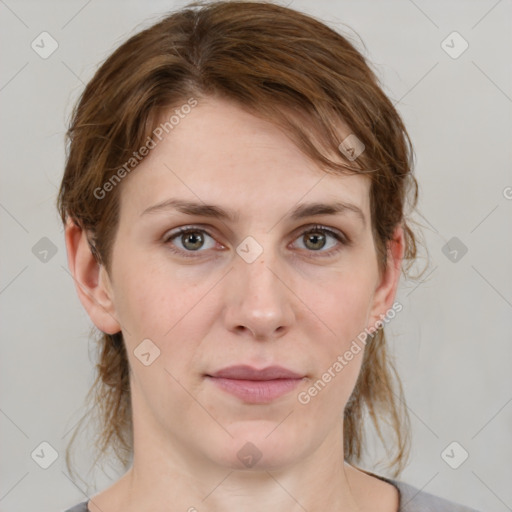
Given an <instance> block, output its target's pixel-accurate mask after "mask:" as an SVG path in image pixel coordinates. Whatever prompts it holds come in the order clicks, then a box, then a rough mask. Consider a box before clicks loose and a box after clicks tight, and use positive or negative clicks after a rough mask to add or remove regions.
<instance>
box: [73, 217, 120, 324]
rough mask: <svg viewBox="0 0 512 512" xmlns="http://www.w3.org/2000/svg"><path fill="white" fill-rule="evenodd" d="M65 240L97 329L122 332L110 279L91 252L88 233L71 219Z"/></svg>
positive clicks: (79, 290)
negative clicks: (116, 313)
mask: <svg viewBox="0 0 512 512" xmlns="http://www.w3.org/2000/svg"><path fill="white" fill-rule="evenodd" d="M65 239H66V251H67V256H68V266H69V270H70V272H71V275H72V276H73V280H74V282H75V287H76V290H77V293H78V298H79V299H80V302H81V303H82V305H83V306H84V308H85V310H86V311H87V313H88V315H89V317H90V318H91V320H92V321H93V323H94V325H95V326H96V327H97V328H98V329H100V330H101V331H103V332H105V333H107V334H115V333H117V332H119V331H120V330H121V326H120V324H119V322H118V321H117V319H116V315H115V308H114V302H113V293H112V288H111V286H110V280H109V277H108V274H107V272H106V271H105V268H104V267H103V266H102V265H101V264H100V263H98V262H97V261H96V259H95V257H94V255H93V254H92V252H91V248H90V246H89V241H88V239H87V233H86V232H85V231H84V230H82V228H81V227H79V226H77V224H75V223H74V222H73V220H71V219H68V221H67V223H66V229H65Z"/></svg>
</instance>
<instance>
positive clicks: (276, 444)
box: [210, 421, 307, 471]
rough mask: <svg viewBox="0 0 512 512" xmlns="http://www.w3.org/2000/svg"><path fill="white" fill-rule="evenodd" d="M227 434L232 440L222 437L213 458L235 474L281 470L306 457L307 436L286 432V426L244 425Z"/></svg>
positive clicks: (258, 423) (269, 424)
mask: <svg viewBox="0 0 512 512" xmlns="http://www.w3.org/2000/svg"><path fill="white" fill-rule="evenodd" d="M227 430H228V431H229V432H230V433H231V435H232V436H233V437H232V438H228V436H227V434H226V435H225V436H223V441H224V442H219V443H215V445H214V446H215V448H217V450H215V451H216V453H215V454H211V455H212V459H216V462H217V463H218V464H219V465H222V466H225V467H227V468H229V469H232V470H248V471H258V470H262V471H264V470H278V469H282V468H285V467H286V466H289V465H292V464H294V463H295V462H297V460H298V459H299V458H302V457H304V456H306V453H305V452H306V451H307V450H305V449H304V448H305V447H306V446H307V443H306V444H305V442H304V441H305V440H304V433H302V435H301V436H297V435H295V433H294V432H292V431H291V429H290V428H289V426H288V428H287V427H285V426H284V425H283V424H281V425H279V423H276V422H267V421H259V422H250V423H249V424H248V423H247V422H244V424H243V425H237V426H236V428H234V427H233V426H231V427H230V428H228V429H227ZM298 447H301V450H298ZM211 448H212V445H210V450H211ZM219 448H220V450H219ZM303 452H304V453H303Z"/></svg>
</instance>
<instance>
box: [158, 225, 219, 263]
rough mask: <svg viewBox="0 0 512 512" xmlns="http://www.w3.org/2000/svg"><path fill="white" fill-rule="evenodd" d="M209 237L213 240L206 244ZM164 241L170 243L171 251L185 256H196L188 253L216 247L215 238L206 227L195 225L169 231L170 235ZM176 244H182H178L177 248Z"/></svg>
mask: <svg viewBox="0 0 512 512" xmlns="http://www.w3.org/2000/svg"><path fill="white" fill-rule="evenodd" d="M208 238H209V239H210V240H211V241H210V243H208V244H206V245H205V241H206V240H207V239H208ZM175 240H176V241H175ZM171 242H172V243H171ZM164 243H165V244H169V248H170V250H171V251H173V252H175V253H178V254H180V255H182V256H185V257H192V256H194V255H193V254H187V253H194V252H196V253H197V252H204V251H201V250H200V249H213V248H214V247H215V243H216V242H215V240H214V239H213V237H212V236H211V235H210V234H209V233H208V232H206V231H205V230H204V229H200V228H196V227H193V226H187V227H182V228H178V229H176V230H174V231H172V232H171V233H169V235H168V236H166V237H165V238H164ZM176 244H181V247H180V245H178V247H177V248H176V247H175V245H176Z"/></svg>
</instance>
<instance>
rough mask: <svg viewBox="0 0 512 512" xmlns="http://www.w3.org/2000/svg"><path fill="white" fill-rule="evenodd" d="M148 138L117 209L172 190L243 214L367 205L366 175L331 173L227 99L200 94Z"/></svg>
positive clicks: (128, 210)
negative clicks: (339, 203)
mask: <svg viewBox="0 0 512 512" xmlns="http://www.w3.org/2000/svg"><path fill="white" fill-rule="evenodd" d="M173 111H174V109H171V110H169V111H167V112H165V113H164V114H163V115H162V118H161V119H162V121H165V120H167V119H169V118H170V116H171V115H172V113H173ZM348 133H349V132H348V131H346V133H344V134H340V138H344V137H345V136H346V135H347V134H348ZM153 138H154V140H155V143H156V145H155V147H154V148H153V149H151V150H150V151H149V153H148V155H147V156H146V157H145V158H144V160H143V161H142V162H141V163H140V164H139V165H138V166H137V167H136V169H135V170H134V171H132V173H131V174H129V175H128V176H127V178H125V179H124V181H123V183H122V194H121V210H122V212H123V213H122V215H124V214H133V215H140V214H141V213H142V212H143V211H144V210H145V209H146V208H147V207H148V206H151V205H152V204H155V203H158V202H162V201H165V200H166V199H167V198H169V197H180V198H183V199H187V200H191V201H195V202H205V203H208V204H219V205H223V206H226V207H229V208H230V209H231V210H236V211H239V213H240V216H241V217H243V216H244V215H246V216H251V215H259V216H260V217H261V216H263V214H264V213H265V212H268V211H273V212H274V213H279V211H286V210H288V209H290V208H291V207H292V206H293V205H296V204H298V203H302V202H319V201H333V200H337V199H338V200H343V201H347V202H351V203H355V204H357V206H358V207H359V208H360V209H361V210H363V211H365V212H368V211H369V179H368V178H367V177H366V176H363V175H357V174H340V175H333V174H328V173H327V172H325V171H324V170H322V169H321V168H320V167H319V166H318V164H316V163H315V162H313V161H312V160H310V159H309V158H308V157H307V156H306V155H305V154H304V153H302V152H301V151H300V150H299V149H298V147H297V146H296V145H295V144H294V143H293V142H292V141H291V139H290V138H289V137H288V136H287V135H286V133H285V132H284V131H282V130H281V129H280V128H278V127H277V126H276V125H275V124H273V123H271V122H269V121H266V120H263V119H260V118H258V117H255V116H254V115H252V114H250V113H248V112H246V111H244V110H242V109H241V108H240V107H238V106H237V105H235V104H233V103H231V102H228V101H226V100H219V99H205V100H201V101H200V102H199V103H198V105H197V106H196V107H195V108H194V109H193V110H192V111H190V112H189V113H188V114H187V115H183V117H180V121H179V123H177V124H176V125H174V126H173V128H172V129H169V133H167V134H165V133H164V136H163V137H162V140H158V139H157V138H156V137H153ZM341 160H342V159H341V157H340V161H341Z"/></svg>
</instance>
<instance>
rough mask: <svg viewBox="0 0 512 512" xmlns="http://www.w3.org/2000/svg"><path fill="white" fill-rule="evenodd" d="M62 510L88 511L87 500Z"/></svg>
mask: <svg viewBox="0 0 512 512" xmlns="http://www.w3.org/2000/svg"><path fill="white" fill-rule="evenodd" d="M64 512H89V510H88V509H87V501H83V502H82V503H79V504H78V505H75V506H74V507H71V508H68V509H67V510H65V511H64Z"/></svg>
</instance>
